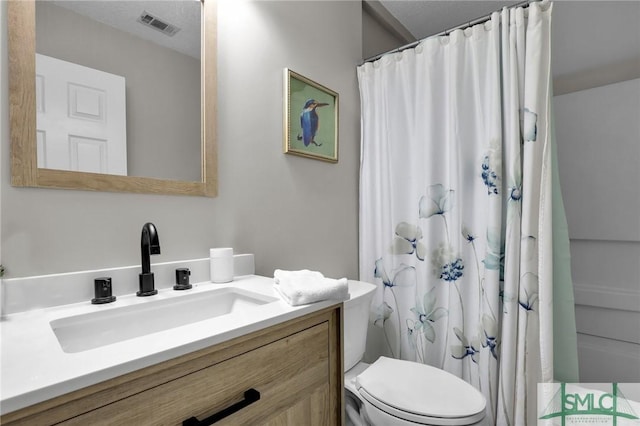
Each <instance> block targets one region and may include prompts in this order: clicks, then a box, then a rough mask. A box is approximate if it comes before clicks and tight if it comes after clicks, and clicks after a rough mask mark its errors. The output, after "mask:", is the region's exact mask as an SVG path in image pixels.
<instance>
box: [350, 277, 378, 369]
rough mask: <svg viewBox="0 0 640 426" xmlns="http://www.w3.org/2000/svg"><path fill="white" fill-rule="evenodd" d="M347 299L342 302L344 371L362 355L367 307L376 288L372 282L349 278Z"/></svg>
mask: <svg viewBox="0 0 640 426" xmlns="http://www.w3.org/2000/svg"><path fill="white" fill-rule="evenodd" d="M348 283H349V300H347V301H345V302H344V371H348V370H350V369H351V368H352V367H353V366H354V365H356V364H357V363H358V362H359V361H360V360H361V359H362V356H363V355H364V349H365V345H366V342H367V329H368V327H369V308H370V306H371V300H372V299H373V294H374V292H375V290H376V286H375V285H373V284H369V283H365V282H362V281H352V280H349V282H348Z"/></svg>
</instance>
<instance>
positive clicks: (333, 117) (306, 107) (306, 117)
mask: <svg viewBox="0 0 640 426" xmlns="http://www.w3.org/2000/svg"><path fill="white" fill-rule="evenodd" d="M284 92H285V93H284V152H285V154H294V155H300V156H303V157H308V158H315V159H317V160H323V161H329V162H332V163H337V162H338V94H337V93H336V92H334V91H333V90H331V89H329V88H327V87H324V86H323V85H321V84H318V83H316V82H315V81H313V80H310V79H308V78H306V77H304V76H302V75H300V74H298V73H296V72H294V71H291V70H290V69H288V68H285V70H284Z"/></svg>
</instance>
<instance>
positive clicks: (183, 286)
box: [173, 268, 192, 290]
mask: <svg viewBox="0 0 640 426" xmlns="http://www.w3.org/2000/svg"><path fill="white" fill-rule="evenodd" d="M189 275H191V271H190V270H189V268H178V269H176V285H174V286H173V289H174V290H188V289H190V288H191V287H192V286H191V284H189Z"/></svg>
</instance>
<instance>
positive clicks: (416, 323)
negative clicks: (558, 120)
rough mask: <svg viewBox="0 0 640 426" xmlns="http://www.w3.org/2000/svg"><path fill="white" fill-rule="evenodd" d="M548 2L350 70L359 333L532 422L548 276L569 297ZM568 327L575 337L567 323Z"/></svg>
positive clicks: (545, 351)
mask: <svg viewBox="0 0 640 426" xmlns="http://www.w3.org/2000/svg"><path fill="white" fill-rule="evenodd" d="M551 11H552V4H551V3H550V2H541V3H532V4H531V5H529V7H528V9H526V10H525V9H523V8H516V9H503V10H502V12H501V13H500V12H495V13H493V14H492V16H491V19H490V20H489V21H487V22H486V23H484V24H479V25H476V26H473V27H471V28H467V29H465V30H456V31H454V32H453V33H452V34H450V35H449V36H444V37H432V38H430V39H427V40H425V41H423V42H422V43H420V45H418V46H417V47H416V48H414V49H409V50H405V51H403V52H401V53H396V54H391V55H386V56H384V57H383V58H382V59H380V60H378V61H376V62H374V63H365V64H364V65H362V66H360V67H359V68H358V80H359V85H360V96H361V111H362V145H361V168H360V174H361V175H360V278H361V279H362V280H364V281H369V282H373V283H377V285H378V291H377V294H376V297H375V298H374V302H373V305H372V311H371V321H372V323H373V324H374V325H376V326H377V328H376V327H370V329H371V330H370V339H371V340H373V341H374V342H375V341H378V342H379V346H380V347H381V350H380V352H381V353H382V354H383V355H388V356H392V357H396V358H401V359H408V360H413V361H418V362H422V363H426V364H430V365H434V366H436V367H439V368H443V369H444V370H446V371H449V372H451V373H453V374H455V375H457V376H459V377H462V378H463V379H464V380H466V381H468V382H469V383H471V384H472V385H474V386H475V387H476V388H477V389H479V390H480V391H481V392H482V393H483V394H484V395H485V397H486V400H487V410H486V413H487V420H488V421H487V423H488V424H498V425H525V424H535V423H536V417H537V416H536V388H537V384H538V383H540V382H550V381H553V379H554V371H553V365H554V347H553V342H554V319H553V311H554V298H553V294H554V287H563V288H564V289H565V294H566V288H567V286H568V289H569V294H570V293H571V285H572V284H571V281H570V278H569V279H563V280H558V279H557V280H556V282H554V251H553V247H554V246H553V239H554V232H555V230H556V228H557V227H558V225H561V224H562V223H564V220H565V219H564V210H563V209H562V206H561V199H560V198H559V197H558V195H559V189H558V188H557V185H555V186H554V185H552V178H553V167H552V166H553V162H552V155H553V154H552V152H553V145H552V144H553V137H552V136H553V135H552V129H551V72H550V24H551ZM554 196H556V200H559V202H560V205H559V207H560V208H558V205H557V201H556V205H554V202H552V201H553V200H554ZM554 219H555V220H554ZM565 228H566V226H565ZM565 231H566V229H565ZM558 235H562V236H566V232H564V233H559V234H558ZM556 238H557V236H556ZM558 246H560V247H563V246H562V245H561V244H560V245H558ZM564 247H566V245H565V246H564ZM555 254H557V253H555ZM565 260H566V259H565ZM565 275H566V274H565ZM560 281H562V282H560ZM565 299H566V300H567V301H568V303H567V304H566V306H563V309H567V310H570V314H568V318H570V319H571V318H572V317H573V316H572V314H573V312H574V311H573V310H574V307H573V304H572V300H571V297H568V298H565ZM556 308H557V307H556ZM573 321H575V320H573ZM568 322H569V323H570V322H571V320H569V321H568ZM565 326H566V324H565ZM566 328H568V329H569V330H571V324H568V326H567V327H566ZM376 330H377V332H376ZM567 336H568V337H569V339H570V340H569V341H571V339H573V342H574V343H575V322H573V336H572V335H571V331H569V333H567ZM370 346H371V345H370ZM569 352H571V350H569ZM573 353H574V355H575V344H574V345H573ZM576 358H577V356H574V358H573V359H574V360H575V359H576ZM576 363H577V361H575V362H574V364H576ZM569 376H571V375H569ZM574 381H577V377H575V380H574ZM433 386H436V387H437V386H438V384H437V383H434V384H433Z"/></svg>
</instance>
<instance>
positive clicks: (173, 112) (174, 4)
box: [36, 0, 202, 182]
mask: <svg viewBox="0 0 640 426" xmlns="http://www.w3.org/2000/svg"><path fill="white" fill-rule="evenodd" d="M200 13H201V4H200V2H198V1H193V0H188V1H186V0H176V1H166V0H163V1H159V0H155V1H154V0H150V1H148V0H135V1H109V0H103V1H98V0H93V1H63V0H49V1H37V2H36V52H37V53H39V54H44V55H47V56H51V57H54V58H57V59H60V60H63V61H67V62H72V63H74V64H78V65H82V66H85V67H89V68H92V69H96V70H100V71H103V72H107V73H110V74H115V75H118V76H122V77H124V78H125V79H126V139H127V152H126V161H127V175H129V176H143V177H152V178H160V179H171V180H179V181H191V182H194V181H195V182H201V181H202V175H201V171H202V167H201V165H202V159H201V153H202V149H201V147H202V143H201V141H202V132H201V128H202V127H201V85H200V82H201V74H200V72H201V62H200V35H201V32H200V29H201V16H200ZM149 14H150V15H152V16H155V17H160V18H162V20H163V21H166V22H167V23H169V24H171V25H173V26H174V27H177V28H179V30H178V31H177V32H175V33H173V35H170V34H165V33H163V32H161V31H159V30H158V29H157V27H150V26H145V25H143V24H142V23H140V22H139V20H140V17H141V16H143V15H149ZM83 148H86V149H87V150H89V149H94V150H96V149H97V148H96V146H95V145H85V146H83ZM38 154H40V152H39V151H38ZM108 173H111V172H108Z"/></svg>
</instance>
